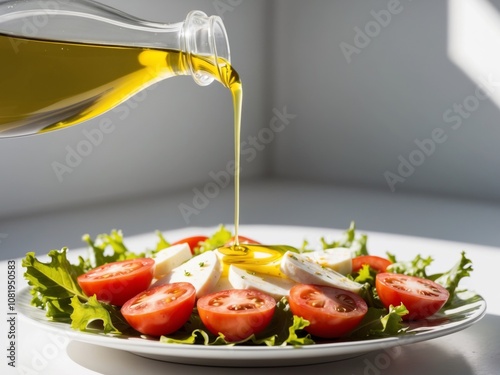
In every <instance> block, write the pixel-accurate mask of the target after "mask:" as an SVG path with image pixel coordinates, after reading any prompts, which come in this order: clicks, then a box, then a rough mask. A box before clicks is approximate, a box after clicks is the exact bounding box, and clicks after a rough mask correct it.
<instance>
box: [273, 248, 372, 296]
mask: <svg viewBox="0 0 500 375" xmlns="http://www.w3.org/2000/svg"><path fill="white" fill-rule="evenodd" d="M281 271H282V272H283V273H284V274H285V275H287V276H288V277H289V278H290V279H292V280H294V281H296V282H298V283H302V284H316V285H326V286H333V287H336V288H340V289H344V290H348V291H351V292H354V293H358V292H359V291H360V290H361V288H362V287H363V285H361V284H359V283H357V282H355V281H353V280H350V279H348V278H347V277H345V276H344V275H342V274H341V273H338V272H337V271H334V270H332V269H330V268H326V267H322V266H320V265H319V264H317V263H315V262H313V261H311V260H310V259H309V258H308V257H307V256H306V255H303V254H297V253H292V252H289V251H288V252H286V253H285V255H284V256H283V258H282V260H281Z"/></svg>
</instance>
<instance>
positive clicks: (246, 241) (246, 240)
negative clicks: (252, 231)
mask: <svg viewBox="0 0 500 375" xmlns="http://www.w3.org/2000/svg"><path fill="white" fill-rule="evenodd" d="M235 240H236V238H235V237H231V239H230V240H229V241H227V242H226V243H225V244H224V247H230V246H233V245H234V244H235ZM238 243H240V244H254V245H260V244H261V243H260V242H259V241H255V240H253V239H251V238H248V237H245V236H238Z"/></svg>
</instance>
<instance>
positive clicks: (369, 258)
mask: <svg viewBox="0 0 500 375" xmlns="http://www.w3.org/2000/svg"><path fill="white" fill-rule="evenodd" d="M365 264H368V265H369V266H370V268H372V269H373V270H375V271H377V272H385V271H387V267H389V266H390V265H391V264H392V262H391V261H390V260H389V259H386V258H382V257H378V256H376V255H360V256H357V257H354V258H352V272H359V270H360V269H361V268H363V265H365Z"/></svg>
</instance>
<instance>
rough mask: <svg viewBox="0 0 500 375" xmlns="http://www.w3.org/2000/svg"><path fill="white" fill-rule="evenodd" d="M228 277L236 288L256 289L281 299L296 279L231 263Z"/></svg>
mask: <svg viewBox="0 0 500 375" xmlns="http://www.w3.org/2000/svg"><path fill="white" fill-rule="evenodd" d="M228 279H229V282H230V283H231V285H232V287H233V288H235V289H254V290H258V291H261V292H263V293H266V294H268V295H270V296H271V297H273V298H274V299H275V300H277V301H279V300H280V299H281V298H282V297H284V296H287V295H288V292H289V291H290V289H291V287H292V286H293V285H294V284H295V282H294V281H292V280H289V279H284V278H278V277H273V276H267V275H266V276H264V275H258V274H252V273H249V272H248V271H246V270H243V269H241V268H238V267H237V266H235V265H233V264H231V265H230V266H229V273H228Z"/></svg>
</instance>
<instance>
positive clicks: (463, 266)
mask: <svg viewBox="0 0 500 375" xmlns="http://www.w3.org/2000/svg"><path fill="white" fill-rule="evenodd" d="M472 270H473V267H472V261H471V260H470V259H469V258H467V256H466V254H465V251H462V253H461V257H460V260H459V261H458V262H457V263H455V265H454V266H453V267H452V268H451V269H450V270H449V271H447V272H443V273H437V274H434V275H430V276H429V279H431V280H434V281H435V282H436V283H438V284H440V285H442V286H443V287H445V288H446V289H447V290H448V292H449V293H450V297H449V298H448V301H447V302H446V304H445V307H447V306H449V305H450V304H452V301H453V299H454V298H455V294H456V292H457V288H458V284H459V283H460V280H462V279H463V278H464V277H468V276H470V273H471V272H472Z"/></svg>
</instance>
